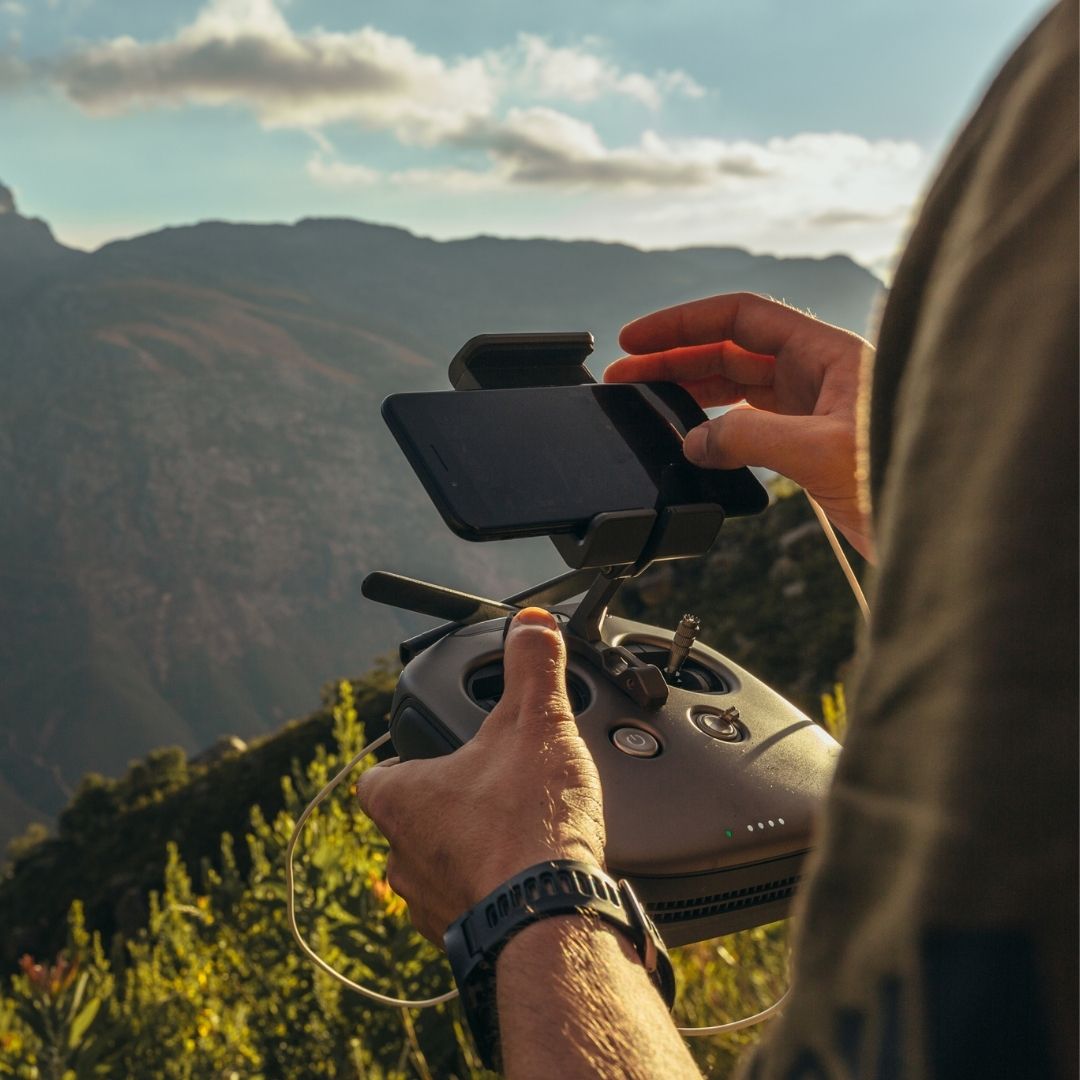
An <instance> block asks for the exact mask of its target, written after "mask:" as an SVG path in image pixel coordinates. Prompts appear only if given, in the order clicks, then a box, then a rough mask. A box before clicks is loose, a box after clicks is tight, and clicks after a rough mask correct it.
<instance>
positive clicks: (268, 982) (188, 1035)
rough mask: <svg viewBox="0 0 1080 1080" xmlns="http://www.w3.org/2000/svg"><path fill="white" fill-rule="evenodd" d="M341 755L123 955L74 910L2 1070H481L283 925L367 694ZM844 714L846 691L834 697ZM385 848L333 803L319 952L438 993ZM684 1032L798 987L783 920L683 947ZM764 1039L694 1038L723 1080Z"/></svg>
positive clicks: (371, 975) (171, 902)
mask: <svg viewBox="0 0 1080 1080" xmlns="http://www.w3.org/2000/svg"><path fill="white" fill-rule="evenodd" d="M337 697H338V700H337V702H336V703H335V704H334V706H333V708H332V717H333V729H334V743H335V744H336V745H335V749H334V750H333V751H332V752H330V751H326V750H322V749H320V750H319V752H318V753H317V754H316V756H315V758H314V759H313V760H312V761H311V762H310V763H309V764H308V766H307V767H306V768H303V769H301V768H300V767H298V766H294V768H293V770H292V772H291V774H290V775H288V776H286V777H284V778H283V779H282V785H281V786H282V807H281V809H280V810H279V811H278V812H277V813H276V814H275V815H274V816H273V817H272V818H270V819H268V818H266V817H265V816H264V815H263V813H262V812H261V811H260V810H258V809H257V808H256V809H255V810H253V812H252V814H251V819H250V827H249V830H248V832H247V834H246V836H245V838H244V848H245V853H246V858H245V859H244V860H243V866H241V861H240V860H239V859H238V858H237V855H236V852H235V851H234V842H233V838H232V837H231V836H230V835H229V834H227V833H226V834H225V835H224V836H222V838H221V842H220V852H219V856H218V858H217V859H216V860H214V862H213V863H212V864H211V863H210V862H207V863H205V864H204V866H203V868H202V872H201V875H200V880H199V882H198V885H197V886H196V883H195V881H194V880H193V877H192V875H191V874H190V873H189V870H188V868H187V867H186V866H185V865H184V863H183V861H182V859H181V858H180V855H179V852H178V849H177V847H176V845H175V844H170V845H169V849H168V853H167V859H166V867H165V875H164V885H163V887H162V888H161V889H160V891H158V892H155V894H154V895H153V897H152V900H151V905H150V917H149V922H148V925H147V926H146V928H145V929H144V930H142V931H141V932H139V933H138V934H137V935H135V936H134V938H133V939H131V940H130V941H129V942H128V943H127V945H126V948H125V949H124V950H123V952H122V953H120V954H119V955H115V956H114V957H113V959H112V960H110V959H109V958H107V957H106V955H105V952H104V950H103V949H102V946H101V942H100V940H99V938H98V936H97V935H96V934H94V935H92V934H90V933H88V932H87V930H86V929H85V926H84V922H83V916H82V908H81V905H80V904H78V903H76V904H74V905H73V906H72V909H71V913H70V917H69V923H68V940H67V945H66V947H65V948H64V950H63V951H62V952H61V954H60V955H59V956H58V957H57V959H56V960H55V961H54V962H53V963H51V964H38V963H35V962H34V961H33V960H31V959H30V958H29V957H27V958H26V959H25V960H24V961H23V964H22V970H21V972H20V974H18V975H16V976H15V977H13V978H12V979H11V980H10V983H9V985H8V988H7V990H6V993H4V994H3V995H2V996H0V1075H4V1076H14V1077H23V1078H38V1080H82V1078H83V1077H93V1076H131V1077H154V1078H157V1077H161V1078H164V1080H174V1078H175V1080H192V1078H196V1077H198V1078H204V1077H213V1078H216V1077H220V1078H225V1080H241V1078H244V1080H261V1078H271V1077H274V1078H277V1077H281V1078H294V1077H295V1078H301V1077H303V1078H307V1077H328V1078H329V1077H356V1078H367V1080H397V1078H401V1080H405V1078H406V1077H410V1078H411V1077H421V1078H430V1080H435V1078H440V1080H442V1078H446V1080H451V1078H455V1077H457V1078H465V1077H480V1076H483V1075H484V1074H483V1072H482V1070H480V1068H479V1065H478V1062H477V1059H476V1057H475V1053H474V1051H473V1048H472V1045H471V1042H470V1041H469V1039H468V1037H467V1035H466V1034H465V1026H464V1023H463V1020H462V1017H461V1014H460V1011H459V1009H458V1006H457V1003H456V1002H453V1003H450V1004H448V1005H444V1006H438V1007H436V1008H434V1009H429V1010H424V1011H422V1012H407V1011H406V1012H402V1011H398V1010H396V1009H388V1008H384V1007H382V1006H379V1005H377V1004H374V1003H371V1002H369V1001H368V1000H367V999H365V998H362V997H360V996H359V995H356V994H352V993H350V992H349V991H347V990H346V989H344V988H343V987H341V986H340V985H339V984H338V983H336V982H334V981H333V980H332V979H330V978H329V977H328V976H326V975H324V974H323V973H321V972H319V971H317V970H315V968H314V967H313V966H312V965H310V964H309V963H308V962H307V960H306V959H305V958H304V957H303V956H302V955H301V954H300V952H299V951H298V949H297V948H296V947H295V944H294V942H293V940H292V937H291V935H290V933H289V930H288V926H287V924H286V917H285V886H284V853H285V848H286V844H287V843H288V839H289V836H290V835H291V832H292V829H293V826H294V823H295V820H296V818H297V816H298V815H299V813H300V811H301V810H302V809H303V807H304V806H305V805H306V804H307V802H308V800H309V799H310V798H311V797H312V796H313V795H314V794H315V792H316V791H317V790H318V789H319V788H321V787H322V785H323V784H324V783H325V782H326V780H327V779H328V778H329V777H330V776H331V775H333V773H334V771H335V770H337V769H339V768H340V767H341V765H342V763H344V762H345V761H347V760H348V759H349V758H350V757H351V756H352V755H353V754H354V753H356V752H357V750H358V749H359V748H360V746H361V743H362V740H363V739H364V738H365V737H366V735H365V732H364V729H363V725H362V724H361V722H360V720H359V716H358V710H357V704H358V701H357V695H356V691H355V688H354V686H353V684H351V683H349V682H342V683H340V684H338V686H337ZM830 702H831V705H830V706H828V707H827V708H826V714H827V715H829V709H830V708H831V709H832V715H833V717H834V719H835V718H836V717H838V716H841V715H842V711H843V697H842V691H841V690H840V689H839V688H837V691H836V692H835V693H834V695H832V696H831V697H830ZM386 852H387V848H386V843H385V841H384V840H383V838H382V837H381V836H380V835H379V834H378V833H377V832H376V830H375V829H374V827H373V826H372V825H371V824H370V822H369V821H368V820H367V819H366V818H365V817H364V816H363V815H361V814H360V813H359V812H358V811H357V809H356V807H355V805H354V801H353V800H352V799H351V798H349V797H348V795H347V794H340V795H339V796H337V797H335V798H332V799H330V800H328V801H327V802H326V803H324V804H323V806H322V807H321V808H320V811H319V813H318V815H317V816H316V817H315V818H313V820H312V821H311V823H310V824H309V827H308V829H307V830H306V832H305V835H304V838H303V840H302V842H301V844H300V845H299V847H298V852H297V856H298V857H297V886H298V912H299V918H300V920H301V923H302V926H303V929H304V932H305V934H306V936H307V937H308V939H309V941H311V942H312V943H313V945H314V946H315V948H316V950H317V951H318V952H319V953H320V954H321V955H322V956H323V957H325V958H326V960H327V961H328V962H330V963H331V964H332V965H333V966H335V967H336V968H337V969H338V970H340V971H342V972H343V973H344V974H346V975H347V976H349V977H350V978H352V979H354V980H356V981H358V982H361V983H365V984H369V985H372V986H373V987H375V988H377V989H380V990H382V991H383V992H384V993H389V994H392V995H394V996H399V997H400V996H407V997H430V996H433V995H435V994H438V993H440V992H441V991H442V990H444V989H446V988H447V986H448V985H449V981H450V975H449V971H448V969H447V967H446V964H445V961H444V960H443V959H442V957H441V955H440V954H439V953H438V952H437V951H436V950H435V949H434V948H433V947H432V946H431V945H430V944H429V943H428V942H426V941H424V940H423V939H422V938H420V937H419V936H418V935H417V934H416V933H415V932H414V931H413V930H412V928H411V926H410V924H409V922H408V918H407V914H406V912H405V910H404V904H403V903H402V902H401V900H400V898H399V897H397V896H395V895H394V894H393V892H392V891H391V890H390V889H389V887H388V886H387V884H386V881H385V862H386ZM674 959H675V964H676V968H677V971H678V974H679V982H680V991H679V999H678V1002H677V1006H676V1016H677V1017H678V1019H679V1022H680V1024H683V1025H685V1026H690V1025H707V1024H716V1023H721V1022H724V1021H727V1020H733V1019H737V1018H739V1017H742V1016H745V1015H749V1014H751V1013H754V1012H758V1011H760V1010H761V1009H763V1008H765V1007H766V1006H767V1005H768V1004H770V1003H771V1002H772V1001H774V1000H775V999H776V998H777V997H778V996H779V995H780V994H781V993H782V992H783V989H784V986H785V985H786V982H787V931H786V925H785V924H774V925H772V926H766V927H759V928H757V929H755V930H750V931H746V932H743V933H741V934H734V935H730V936H728V937H726V938H722V939H718V940H716V941H712V942H706V943H702V944H699V945H692V946H687V947H685V948H683V949H679V950H676V952H675V956H674ZM759 1034H760V1031H759V1029H757V1028H750V1029H745V1030H743V1031H740V1032H736V1033H733V1034H730V1035H728V1036H725V1037H722V1038H708V1039H698V1040H694V1041H693V1042H692V1044H691V1046H692V1050H693V1052H694V1054H695V1056H696V1058H697V1060H698V1062H699V1064H700V1065H701V1067H702V1070H703V1071H704V1072H705V1074H706V1075H707V1076H714V1077H723V1076H727V1075H729V1073H730V1072H731V1070H732V1067H733V1065H734V1062H735V1061H736V1060H737V1058H738V1056H739V1054H740V1053H741V1051H742V1050H743V1049H744V1048H745V1047H746V1046H747V1045H748V1044H750V1043H752V1042H753V1041H754V1040H755V1039H757V1038H758V1037H759Z"/></svg>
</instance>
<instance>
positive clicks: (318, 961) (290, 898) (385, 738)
mask: <svg viewBox="0 0 1080 1080" xmlns="http://www.w3.org/2000/svg"><path fill="white" fill-rule="evenodd" d="M389 741H390V732H387V733H386V734H385V735H380V736H379V737H378V738H377V739H375V740H374V741H373V742H369V743H368V744H367V746H365V747H364V749H363V750H361V751H360V752H359V753H358V754H356V755H355V756H354V757H353V758H352V759H351V760H350V761H349V763H348V764H347V765H346V766H345V768H343V769H342V770H341V772H339V773H338V774H337V776H335V777H334V778H333V780H331V781H330V783H328V784H327V785H326V786H325V787H324V788H323V789H322V791H320V792H319V794H318V795H316V796H315V798H314V799H312V800H311V802H310V803H308V805H307V808H306V809H305V810H304V812H303V813H302V814H301V815H300V817H299V818H297V820H296V826H295V828H294V829H293V831H292V836H290V837H289V846H288V847H287V848H286V849H285V897H286V907H287V911H288V918H289V929H290V930H291V931H292V936H293V937H294V938H296V944H297V945H299V946H300V950H301V952H303V954H304V955H305V956H306V957H307V958H308V959H309V960H310V961H311V962H312V963H313V964H314V965H315V966H316V967H317V968H318V969H319V970H320V971H325V972H326V974H327V975H329V976H330V977H331V978H334V979H337V981H338V982H339V983H341V984H342V986H347V987H348V988H349V989H350V990H355V991H356V993H358V994H363V995H364V997H366V998H370V999H371V1000H372V1001H377V1002H378V1003H379V1004H380V1005H393V1006H396V1007H397V1008H399V1009H430V1008H431V1007H432V1006H433V1005H441V1004H442V1003H443V1002H444V1001H453V1000H454V998H456V997H457V996H458V992H457V991H456V990H448V991H447V992H446V993H445V994H440V995H439V996H438V997H433V998H417V999H416V1000H415V1001H414V1000H412V999H410V998H396V997H389V996H388V995H386V994H380V993H379V992H378V991H377V990H372V989H370V987H367V986H361V985H360V983H357V982H353V981H352V979H350V978H348V977H347V976H345V975H342V974H341V972H340V971H338V970H337V969H336V968H333V967H331V966H330V965H329V964H328V963H327V962H326V961H325V960H324V959H323V958H322V957H321V956H320V955H319V954H318V953H317V952H316V951H315V950H314V949H313V948H312V947H311V946H310V945H309V944H308V943H307V942H306V941H305V940H304V935H303V934H301V933H300V927H299V926H297V924H296V869H295V866H294V864H293V860H294V856H295V852H296V844H297V841H298V840H299V839H300V834H301V833H302V832H303V831H304V826H305V825H307V823H308V818H310V817H311V815H312V814H313V813H315V811H316V810H317V809H318V808H319V807H320V806H321V805H322V803H324V802H325V801H326V799H327V798H328V797H329V796H330V794H331V793H332V792H333V791H334V789H335V788H336V787H337V786H338V785H339V784H340V783H341V782H342V780H344V779H345V777H346V776H348V775H349V773H351V772H352V771H353V769H355V768H356V766H357V765H359V764H360V762H361V761H363V760H364V758H366V757H367V756H368V754H373V753H374V752H375V751H376V750H378V749H379V747H380V746H383V745H384V744H385V743H387V742H389Z"/></svg>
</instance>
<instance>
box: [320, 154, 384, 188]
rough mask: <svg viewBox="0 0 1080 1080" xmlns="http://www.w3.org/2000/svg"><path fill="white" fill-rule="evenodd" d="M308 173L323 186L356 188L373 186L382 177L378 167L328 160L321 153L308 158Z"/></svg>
mask: <svg viewBox="0 0 1080 1080" xmlns="http://www.w3.org/2000/svg"><path fill="white" fill-rule="evenodd" d="M306 169H307V174H308V176H310V177H311V179H312V180H314V181H315V183H316V184H320V185H322V186H323V187H328V188H356V187H371V186H372V185H373V184H377V183H378V182H379V180H380V179H381V175H382V174H381V173H380V172H379V170H378V169H371V168H369V167H368V166H367V165H356V164H353V165H348V164H346V163H345V162H343V161H327V159H326V158H325V157H324V156H323V155H322V154H321V153H319V154H316V155H315V156H314V157H312V158H309V159H308V163H307V166H306Z"/></svg>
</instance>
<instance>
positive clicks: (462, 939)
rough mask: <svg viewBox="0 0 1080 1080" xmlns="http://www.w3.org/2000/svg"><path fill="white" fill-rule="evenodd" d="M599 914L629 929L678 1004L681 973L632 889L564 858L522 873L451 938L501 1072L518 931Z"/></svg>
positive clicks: (484, 1040) (457, 974)
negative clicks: (503, 972) (504, 996)
mask: <svg viewBox="0 0 1080 1080" xmlns="http://www.w3.org/2000/svg"><path fill="white" fill-rule="evenodd" d="M587 913H591V914H592V915H593V916H594V917H596V918H599V919H602V920H603V921H604V922H606V923H608V924H609V925H611V926H614V927H616V928H617V929H619V930H621V931H622V932H623V933H624V934H625V935H626V936H627V937H628V938H629V939H630V941H631V943H632V944H633V946H634V949H635V951H636V952H637V954H638V956H640V957H641V961H642V963H643V964H644V966H645V970H646V971H647V972H648V973H649V977H650V978H651V979H652V981H653V984H654V985H655V986H656V988H657V990H658V991H659V993H660V996H661V997H662V998H663V999H664V1003H665V1004H666V1005H667V1007H668V1008H669V1009H670V1008H671V1006H672V1004H673V1003H674V1001H675V973H674V970H673V969H672V966H671V960H670V959H669V957H668V954H667V949H666V948H665V946H664V943H663V941H662V940H661V939H660V935H659V933H658V932H657V930H656V927H655V926H654V925H653V922H652V920H651V919H650V918H649V916H648V915H647V914H646V913H645V909H644V908H643V907H642V906H641V903H640V901H639V900H638V898H637V897H636V896H635V895H634V891H633V890H632V889H631V888H630V885H629V884H628V883H627V882H626V881H623V880H620V881H615V880H614V879H613V878H611V877H609V876H608V875H607V874H605V873H604V872H603V871H602V870H600V869H599V868H598V867H596V866H590V865H588V864H587V863H582V862H575V861H573V860H571V859H557V860H554V861H552V862H542V863H537V865H536V866H530V867H529V868H528V869H527V870H523V871H521V873H520V874H515V875H514V876H513V877H512V878H510V879H509V880H508V881H506V882H504V883H503V884H502V885H500V886H499V887H498V888H497V889H495V891H494V892H492V893H489V894H488V895H487V896H485V897H484V899H483V900H481V901H480V903H478V904H477V905H476V906H475V907H473V908H470V909H469V910H468V911H467V912H465V914H464V915H462V916H461V917H460V918H459V919H456V920H455V921H454V922H452V923H451V924H450V926H449V927H448V928H447V930H446V933H445V934H444V935H443V943H444V944H445V946H446V954H447V957H448V958H449V960H450V967H451V970H452V971H453V973H454V981H455V982H456V983H457V987H458V991H459V992H460V994H461V1004H462V1006H463V1007H464V1010H465V1018H466V1019H467V1020H468V1022H469V1028H470V1030H471V1031H472V1034H473V1039H474V1040H475V1042H476V1048H477V1050H478V1052H479V1054H480V1058H481V1060H482V1061H483V1063H484V1067H485V1068H488V1069H499V1068H500V1066H501V1057H502V1055H501V1050H500V1045H499V1020H498V1014H497V1011H496V998H495V964H496V961H497V960H498V958H499V953H500V952H501V951H502V950H503V948H504V947H505V945H506V943H507V942H508V941H509V940H510V938H512V937H513V936H514V934H516V933H518V932H519V931H521V930H523V929H524V928H525V927H526V926H529V925H531V924H532V923H534V922H539V921H540V920H541V919H546V918H549V917H550V916H552V915H570V914H587Z"/></svg>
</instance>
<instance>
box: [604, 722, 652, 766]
mask: <svg viewBox="0 0 1080 1080" xmlns="http://www.w3.org/2000/svg"><path fill="white" fill-rule="evenodd" d="M611 741H612V742H613V743H614V744H615V745H616V746H617V747H618V748H619V749H620V750H621V751H622V752H623V753H624V754H629V755H630V756H631V757H645V758H648V757H656V755H657V754H659V753H660V744H659V743H658V742H657V741H656V739H655V738H654V737H653V736H652V735H650V734H649V733H648V732H647V731H642V730H641V728H634V727H621V728H618V729H617V730H616V731H615V732H614V733H613V734H612V736H611Z"/></svg>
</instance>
